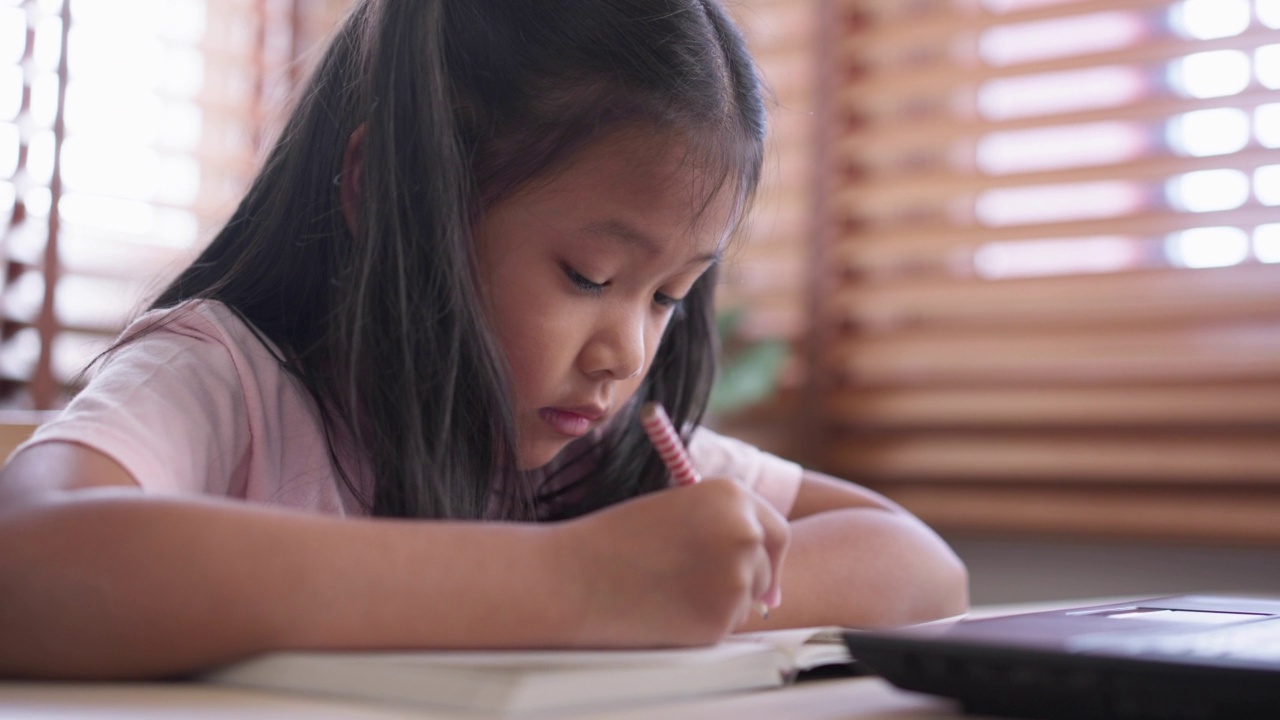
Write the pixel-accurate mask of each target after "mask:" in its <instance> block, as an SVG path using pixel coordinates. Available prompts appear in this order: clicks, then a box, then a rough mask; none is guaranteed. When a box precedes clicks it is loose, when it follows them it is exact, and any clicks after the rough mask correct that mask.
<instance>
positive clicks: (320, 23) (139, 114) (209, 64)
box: [0, 0, 340, 409]
mask: <svg viewBox="0 0 1280 720" xmlns="http://www.w3.org/2000/svg"><path fill="white" fill-rule="evenodd" d="M339 4H340V3H338V2H336V0H314V1H313V2H305V1H304V0H217V1H216V2H215V1H214V0H125V1H124V2H112V3H103V2H94V1H92V0H74V1H73V0H0V217H4V218H5V220H6V222H5V229H4V234H3V238H2V239H0V267H3V269H4V274H3V276H0V312H2V313H3V326H2V327H3V329H2V331H0V403H2V404H3V405H4V406H6V407H18V408H38V409H43V408H49V407H55V406H57V405H58V404H60V403H61V402H62V401H63V400H64V399H65V390H66V386H67V383H69V382H70V381H71V380H72V379H73V378H74V377H75V375H76V374H77V373H78V372H79V371H80V370H81V369H82V368H83V367H84V365H85V363H86V362H87V361H88V360H89V359H91V358H92V357H94V356H95V355H96V354H97V353H98V352H100V351H101V350H102V349H104V348H105V347H106V346H107V344H108V343H109V342H110V341H111V339H112V338H114V337H115V335H116V334H117V333H118V332H119V330H120V329H121V327H122V324H123V323H124V322H125V321H126V320H127V319H128V318H129V317H130V316H131V315H132V314H134V313H135V312H136V311H137V310H138V309H140V307H142V306H143V304H144V303H145V302H146V300H147V297H148V295H149V294H151V293H154V292H155V291H157V290H159V289H160V287H161V286H162V285H163V282H164V280H165V278H166V277H168V276H169V275H171V274H172V273H174V272H176V271H177V270H178V269H180V268H181V266H182V265H183V264H184V263H185V262H187V261H189V260H190V258H192V257H193V256H194V254H195V253H196V252H198V251H199V249H200V247H201V246H202V244H203V243H204V242H206V241H207V240H208V239H209V238H210V237H211V235H212V233H213V232H214V231H215V230H216V229H217V226H218V223H219V222H220V220H221V219H222V218H225V217H226V216H227V215H228V214H229V213H230V212H231V210H232V209H233V208H234V204H235V203H236V202H237V201H238V200H239V196H240V194H241V193H242V192H243V190H244V187H245V185H246V183H247V181H248V179H249V178H250V176H251V174H252V173H253V171H254V167H255V165H256V162H257V160H258V152H259V148H260V147H261V145H262V142H263V140H264V139H265V138H267V137H269V135H270V131H271V128H272V117H273V114H272V113H273V111H275V110H277V109H278V108H279V107H280V106H281V104H282V100H283V98H284V97H285V96H286V95H287V93H288V92H289V90H290V86H291V84H292V83H293V82H294V81H295V80H296V78H297V76H298V74H299V63H298V62H297V59H298V56H299V48H300V47H302V46H303V45H304V44H306V43H307V42H308V40H309V39H314V36H315V35H317V34H318V33H319V32H325V31H327V25H328V24H329V23H331V22H332V21H333V20H334V18H335V16H336V13H337V12H338V10H339V7H338V6H339Z"/></svg>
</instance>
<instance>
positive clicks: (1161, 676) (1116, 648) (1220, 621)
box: [843, 595, 1280, 720]
mask: <svg viewBox="0 0 1280 720" xmlns="http://www.w3.org/2000/svg"><path fill="white" fill-rule="evenodd" d="M843 637H844V641H845V644H846V645H848V647H849V651H850V652H851V653H852V654H853V657H854V658H856V659H857V662H859V663H861V664H862V665H863V666H865V667H866V668H867V669H869V670H870V671H871V672H873V673H876V674H878V675H880V676H882V677H884V678H885V679H886V680H888V681H889V682H891V683H893V684H894V685H897V686H898V687H900V688H903V689H905V690H914V691H917V692H922V693H929V694H932V695H941V696H945V697H950V698H954V699H956V700H958V701H959V702H960V705H961V707H962V708H963V710H964V711H965V712H966V713H972V714H982V715H993V716H1000V717H1017V718H1028V719H1030V718H1037V719H1040V718H1049V719H1053V720H1076V719H1081V720H1084V719H1087V720H1111V719H1117V720H1118V719H1124V720H1147V719H1151V720H1156V719H1159V720H1217V719H1218V718H1223V719H1229V720H1252V719H1253V718H1267V719H1268V720H1276V719H1277V718H1280V598H1272V599H1267V598H1260V597H1232V596H1225V595H1180V596H1174V597H1162V598H1152V599H1148V600H1140V601H1136V602H1124V603H1115V604H1108V605H1094V606H1089V607H1076V608H1070V609H1063V610H1054V611H1050V612H1035V613H1028V614H1023V615H1008V616H1004V617H995V618H985V619H975V620H963V621H961V622H958V623H954V624H951V625H950V626H944V627H920V628H905V629H901V630H891V631H873V632H846V633H844V635H843Z"/></svg>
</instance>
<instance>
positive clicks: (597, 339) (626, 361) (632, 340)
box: [580, 318, 646, 380]
mask: <svg viewBox="0 0 1280 720" xmlns="http://www.w3.org/2000/svg"><path fill="white" fill-rule="evenodd" d="M645 342H646V338H645V323H644V321H643V319H635V318H628V319H627V320H625V321H623V320H620V319H613V320H611V321H610V322H607V323H605V324H604V325H603V326H602V327H601V328H600V329H599V330H598V331H596V332H595V333H593V334H592V336H591V338H590V339H589V340H588V341H587V345H586V346H585V347H584V348H582V352H581V354H580V364H581V367H582V370H583V372H585V373H586V374H588V375H593V376H594V375H607V376H608V377H609V378H610V379H613V380H628V379H630V378H633V377H636V376H638V375H639V374H640V373H641V372H642V371H643V370H644V364H645V357H646V354H645Z"/></svg>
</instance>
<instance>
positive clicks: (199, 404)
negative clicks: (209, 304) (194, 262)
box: [19, 312, 250, 495]
mask: <svg viewBox="0 0 1280 720" xmlns="http://www.w3.org/2000/svg"><path fill="white" fill-rule="evenodd" d="M155 321H156V320H155V318H154V317H148V316H144V317H143V318H141V319H139V320H138V321H137V322H136V323H135V324H134V325H133V326H132V327H131V328H130V329H129V330H127V331H126V333H125V335H126V336H128V335H130V334H131V333H133V332H135V331H136V330H138V329H139V328H140V327H142V326H146V325H148V324H149V323H153V322H155ZM50 441H64V442H73V443H77V444H80V445H84V446H86V447H89V448H92V449H94V450H97V451H99V452H101V453H103V454H105V455H107V456H108V457H110V458H112V459H113V460H115V461H116V462H117V463H119V464H120V465H121V466H122V467H123V468H124V469H125V470H126V471H127V472H128V473H129V474H130V475H132V476H133V478H134V480H135V481H137V482H138V484H139V485H141V486H142V487H143V489H145V490H147V491H149V492H162V493H175V492H176V493H211V494H219V495H224V494H232V493H231V492H229V491H232V490H234V489H233V488H231V487H229V486H230V485H231V484H233V483H234V482H235V478H236V475H237V472H236V470H237V466H238V465H239V464H240V462H241V461H242V460H243V458H244V457H245V456H246V454H247V451H248V445H249V442H250V437H249V427H248V422H247V420H246V414H245V404H244V394H243V389H242V388H241V386H240V382H239V378H238V375H237V373H236V368H235V361H234V359H233V356H232V353H231V352H230V351H229V350H228V348H227V347H226V345H225V344H224V343H223V342H221V336H220V334H219V333H218V331H217V329H216V328H215V327H214V326H213V325H212V323H210V322H209V320H208V319H206V318H205V317H203V316H202V315H201V314H200V313H198V312H180V313H175V314H172V315H170V316H168V317H167V318H166V319H165V321H164V322H162V323H158V324H157V325H156V326H155V327H154V328H153V329H151V330H150V332H147V333H145V334H143V335H142V336H141V337H138V338H136V339H134V340H132V341H130V342H127V343H125V344H124V345H123V346H121V347H120V348H118V349H116V350H114V351H113V352H112V353H111V355H110V356H109V357H108V358H107V359H106V360H105V361H104V362H103V364H102V366H101V367H100V368H99V370H98V373H97V374H96V375H95V377H94V378H93V380H91V381H90V383H89V384H88V386H87V387H86V388H85V389H84V390H82V391H81V392H80V394H78V395H77V396H76V397H75V399H73V400H72V401H71V403H70V404H69V405H68V406H67V408H66V409H65V410H64V411H63V412H62V413H61V414H60V415H59V416H58V417H56V418H54V419H53V420H51V421H50V422H49V423H47V424H45V425H44V426H42V427H40V428H39V429H37V430H36V432H35V433H34V434H33V436H32V437H31V439H30V440H28V441H27V442H26V443H24V444H23V445H22V446H21V447H20V448H19V450H21V449H22V448H25V447H30V446H31V445H35V444H39V443H44V442H50Z"/></svg>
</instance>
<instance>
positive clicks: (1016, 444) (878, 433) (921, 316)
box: [815, 0, 1280, 540]
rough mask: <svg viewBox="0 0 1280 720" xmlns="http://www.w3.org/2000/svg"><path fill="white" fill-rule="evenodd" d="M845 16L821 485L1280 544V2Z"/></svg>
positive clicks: (999, 511)
mask: <svg viewBox="0 0 1280 720" xmlns="http://www.w3.org/2000/svg"><path fill="white" fill-rule="evenodd" d="M834 8H835V15H836V17H837V18H838V24H839V31H838V37H837V38H836V40H835V51H834V53H835V63H834V64H833V65H832V66H830V67H829V68H827V70H826V71H827V72H830V73H833V74H834V77H835V84H836V87H837V95H836V97H835V100H834V105H835V106H834V109H833V113H832V114H831V116H830V126H831V142H830V145H829V149H830V155H829V157H830V160H829V166H830V171H831V177H833V178H835V180H834V181H833V184H834V191H833V195H832V199H831V212H830V214H829V217H830V218H831V226H832V228H833V230H832V232H831V238H830V242H829V243H828V244H827V245H825V246H824V247H823V248H822V255H823V257H825V258H826V263H825V264H826V266H827V267H828V268H829V270H828V271H827V272H826V273H825V274H824V275H822V276H821V282H822V283H823V287H824V288H825V290H826V291H825V292H824V297H825V300H824V301H823V303H822V305H821V309H822V312H821V316H820V318H821V319H820V320H819V326H820V334H821V338H822V340H821V354H820V357H819V360H818V362H819V366H818V368H819V369H818V374H817V377H816V379H815V382H817V383H819V384H820V385H821V387H822V392H821V397H822V398H823V401H822V403H821V407H820V408H818V411H819V412H820V413H821V415H822V418H823V423H824V426H825V427H826V428H827V430H828V436H827V437H826V442H825V443H824V444H823V447H824V448H825V451H824V452H823V454H822V459H821V462H822V464H824V465H825V467H826V468H827V469H829V470H832V471H833V472H836V473H839V474H842V475H845V476H849V477H852V478H856V479H859V480H862V481H864V482H867V483H869V484H871V485H873V486H875V487H877V488H878V489H880V490H883V491H884V492H886V493H888V494H889V495H891V496H893V497H896V498H898V499H899V500H901V501H902V502H904V503H905V504H907V505H908V506H910V507H912V508H913V509H914V510H916V511H917V512H919V513H920V514H921V515H922V516H924V517H925V519H926V520H929V521H931V522H934V523H935V524H937V525H939V526H941V527H944V528H954V529H977V530H1032V531H1049V532H1059V531H1061V532H1077V531H1089V532H1096V531H1107V532H1113V533H1122V534H1137V535H1159V536H1168V537H1197V538H1204V537H1212V538H1220V539H1239V540H1259V539H1267V540H1274V539H1277V538H1280V524H1277V523H1275V518H1276V517H1280V2H1276V1H1275V0H1180V1H1177V2H1171V1H1169V0H1108V1H1106V2H1101V1H1097V0H971V1H961V0H913V1H912V2H901V1H898V0H835V2H834Z"/></svg>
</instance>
